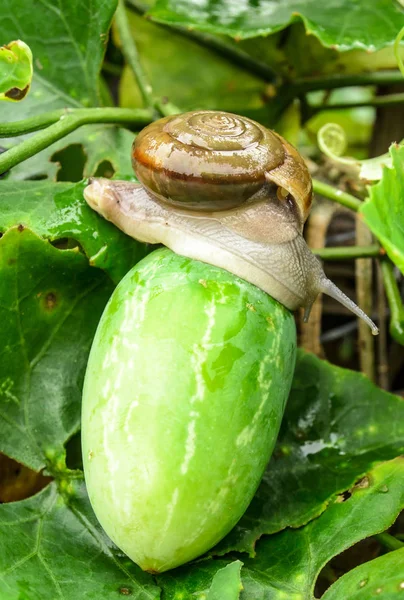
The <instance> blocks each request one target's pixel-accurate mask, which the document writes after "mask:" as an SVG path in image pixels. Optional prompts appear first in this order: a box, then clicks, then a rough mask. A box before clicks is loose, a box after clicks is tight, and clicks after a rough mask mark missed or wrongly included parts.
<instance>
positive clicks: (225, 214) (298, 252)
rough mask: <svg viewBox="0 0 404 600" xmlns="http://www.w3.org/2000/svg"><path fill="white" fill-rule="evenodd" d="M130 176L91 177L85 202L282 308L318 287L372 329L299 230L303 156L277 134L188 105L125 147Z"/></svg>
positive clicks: (306, 207)
mask: <svg viewBox="0 0 404 600" xmlns="http://www.w3.org/2000/svg"><path fill="white" fill-rule="evenodd" d="M132 164H133V167H134V171H135V173H136V176H137V178H138V179H139V181H140V183H139V184H136V183H129V182H125V181H110V180H108V179H102V178H100V179H92V180H91V182H90V185H89V186H88V187H87V188H86V189H85V191H84V196H85V199H86V201H87V202H88V204H89V205H90V206H91V207H92V208H93V209H95V210H96V211H97V212H99V213H100V214H101V215H102V216H103V217H105V218H106V219H107V220H109V221H111V222H113V223H114V224H115V225H116V226H117V227H119V228H120V229H121V230H122V231H124V232H125V233H127V234H128V235H130V236H132V237H134V238H136V239H137V240H139V241H142V242H149V243H152V244H154V243H162V244H164V245H165V246H167V247H168V248H170V249H171V250H173V251H174V252H176V253H178V254H180V255H183V256H186V257H188V258H193V259H196V260H201V261H202V262H206V263H208V264H211V265H214V266H218V267H221V268H223V269H226V270H227V271H230V272H231V273H233V274H235V275H237V276H239V277H241V278H242V279H245V280H246V281H248V282H250V283H253V284H254V285H256V286H257V287H259V288H260V289H262V290H264V291H265V292H267V293H268V294H269V295H270V296H272V297H273V298H275V299H276V300H278V301H279V302H280V303H282V304H283V305H284V306H286V307H287V308H289V309H290V310H295V309H297V308H299V307H303V308H304V309H305V320H307V319H308V316H309V314H310V309H311V306H312V304H313V302H314V301H315V299H316V297H317V295H318V294H319V293H321V292H322V293H325V294H328V295H329V296H331V297H333V298H335V299H336V300H338V301H339V302H341V304H343V305H344V306H345V307H347V308H348V309H349V310H351V311H352V312H353V313H354V314H356V315H357V316H358V317H360V318H361V319H363V320H364V321H365V322H366V323H367V324H368V325H369V326H370V327H371V329H372V333H373V334H375V335H376V334H377V333H378V329H377V327H376V325H375V324H374V323H373V322H372V321H371V319H370V318H369V317H368V316H367V315H366V314H365V313H364V312H363V311H362V310H361V309H360V308H359V307H358V306H357V305H356V304H355V303H354V302H353V301H352V300H351V299H350V298H348V297H347V296H346V295H345V294H344V293H343V292H342V291H341V290H340V289H339V288H338V287H337V286H336V285H335V284H334V283H332V281H330V280H329V279H328V278H327V277H326V275H325V274H324V271H323V269H322V266H321V263H320V261H319V260H318V259H317V258H316V257H315V256H314V255H313V254H312V252H311V251H310V249H309V248H308V246H307V244H306V242H305V240H304V238H303V236H302V230H303V225H304V222H305V221H306V219H307V216H308V214H309V211H310V207H311V202H312V185H311V178H310V174H309V172H308V169H307V167H306V165H305V163H304V160H303V158H302V157H301V156H300V154H299V153H298V152H297V150H296V149H295V148H293V146H291V145H290V144H289V143H288V142H287V141H286V140H284V139H283V138H282V137H281V136H280V135H278V134H276V133H275V132H273V131H270V130H269V129H267V128H265V127H263V126H262V125H260V124H259V123H256V122H255V121H253V120H251V119H248V118H247V117H241V116H237V115H233V114H231V113H225V112H221V111H207V110H205V111H194V112H189V113H185V114H182V115H174V116H170V117H166V118H164V119H160V120H159V121H156V122H154V123H152V124H151V125H148V126H147V127H145V128H144V129H143V130H142V131H141V132H140V133H139V135H138V136H137V138H136V140H135V142H134V144H133V149H132Z"/></svg>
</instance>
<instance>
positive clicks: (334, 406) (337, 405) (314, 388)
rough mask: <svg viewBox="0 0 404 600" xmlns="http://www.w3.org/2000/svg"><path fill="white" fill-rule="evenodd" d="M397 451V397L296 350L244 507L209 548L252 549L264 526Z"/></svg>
mask: <svg viewBox="0 0 404 600" xmlns="http://www.w3.org/2000/svg"><path fill="white" fill-rule="evenodd" d="M403 452H404V402H403V401H402V399H401V398H399V397H397V396H394V395H393V394H388V393H387V392H384V391H383V390H381V389H379V388H377V387H376V386H375V385H373V384H372V383H371V382H370V381H369V380H368V379H367V378H366V377H364V376H363V375H361V374H359V373H356V372H354V371H349V370H347V369H341V368H338V367H335V366H333V365H330V364H329V363H327V362H325V361H322V360H319V359H318V358H316V357H315V356H314V355H312V354H307V353H306V352H304V351H302V350H300V351H298V358H297V363H296V370H295V375H294V379H293V384H292V390H291V393H290V396H289V400H288V404H287V406H286V411H285V415H284V418H283V422H282V426H281V431H280V434H279V437H278V442H277V446H276V448H275V451H274V454H273V456H272V459H271V461H270V463H269V465H268V467H267V470H266V472H265V475H264V478H263V481H262V483H261V485H260V487H259V488H258V491H257V493H256V495H255V497H254V499H253V501H252V503H251V504H250V506H249V508H248V510H247V512H246V514H245V516H244V517H242V519H241V520H240V521H239V523H238V525H236V527H235V528H234V529H233V531H232V532H231V533H230V534H229V535H228V536H227V537H226V538H225V539H224V540H223V541H222V542H221V543H220V544H219V545H218V546H217V547H216V548H215V549H214V551H213V553H214V554H217V553H219V554H223V553H225V552H229V551H231V550H238V551H242V552H249V553H250V554H253V553H254V546H255V542H256V540H257V539H258V538H259V537H260V536H261V535H262V534H264V533H274V532H277V531H280V530H282V529H284V528H285V527H300V526H301V525H304V524H305V523H307V522H308V521H310V520H311V519H314V518H315V517H317V516H318V515H319V514H321V513H322V512H323V511H324V510H325V509H326V508H327V505H328V504H329V503H330V502H333V501H334V500H335V498H336V496H337V494H339V493H341V492H343V491H344V490H346V489H348V488H350V487H352V486H353V485H354V483H355V481H357V480H358V479H359V478H360V477H362V476H363V475H364V474H365V473H366V472H367V471H368V470H369V469H370V468H371V467H372V466H373V465H375V464H376V463H377V462H378V461H381V460H388V459H392V458H394V457H396V456H398V455H399V454H401V453H403Z"/></svg>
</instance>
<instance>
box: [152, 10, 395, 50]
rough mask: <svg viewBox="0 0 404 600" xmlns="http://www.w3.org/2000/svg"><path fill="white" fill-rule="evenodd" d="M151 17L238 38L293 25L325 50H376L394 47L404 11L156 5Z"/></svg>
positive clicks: (264, 33)
mask: <svg viewBox="0 0 404 600" xmlns="http://www.w3.org/2000/svg"><path fill="white" fill-rule="evenodd" d="M150 14H151V15H152V16H153V18H154V19H156V20H157V21H160V22H163V23H172V24H176V25H184V26H187V27H195V28H198V29H202V30H205V31H209V32H212V33H224V34H226V35H230V36H232V37H237V38H240V39H243V38H249V37H254V36H258V35H268V34H270V33H274V32H276V31H279V30H281V29H284V28H285V27H287V26H288V25H290V24H291V23H293V22H296V21H302V22H303V23H304V26H305V28H306V32H307V33H308V34H312V35H314V36H316V37H317V38H318V39H319V40H320V41H321V43H322V44H323V45H324V46H329V47H334V48H338V49H339V50H342V51H344V50H350V49H351V48H362V49H364V50H370V51H375V50H378V49H380V48H383V47H384V46H387V45H389V44H392V43H393V42H394V40H395V38H396V36H397V33H398V31H399V30H400V28H401V27H403V26H404V12H403V10H401V8H400V6H399V4H398V3H397V2H391V0H372V2H371V3H369V2H368V0H356V2H352V1H351V0H341V1H339V2H324V3H322V4H321V5H320V4H319V3H318V0H306V2H304V3H302V2H301V0H260V2H258V3H257V2H256V1H255V0H248V1H246V2H237V3H235V2H233V1H232V0H157V2H156V4H155V6H154V8H152V9H151V11H150Z"/></svg>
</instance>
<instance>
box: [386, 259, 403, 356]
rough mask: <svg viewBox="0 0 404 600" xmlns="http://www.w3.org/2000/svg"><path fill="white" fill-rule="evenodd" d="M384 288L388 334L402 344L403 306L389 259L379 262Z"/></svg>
mask: <svg viewBox="0 0 404 600" xmlns="http://www.w3.org/2000/svg"><path fill="white" fill-rule="evenodd" d="M381 266H382V273H383V281H384V289H385V290H386V296H387V300H388V303H389V307H390V334H391V336H392V337H393V338H394V339H395V340H396V341H397V342H399V344H402V345H403V346H404V306H403V301H402V299H401V296H400V290H399V289H398V285H397V281H396V278H395V276H394V265H393V263H392V262H390V261H389V260H383V261H382V263H381Z"/></svg>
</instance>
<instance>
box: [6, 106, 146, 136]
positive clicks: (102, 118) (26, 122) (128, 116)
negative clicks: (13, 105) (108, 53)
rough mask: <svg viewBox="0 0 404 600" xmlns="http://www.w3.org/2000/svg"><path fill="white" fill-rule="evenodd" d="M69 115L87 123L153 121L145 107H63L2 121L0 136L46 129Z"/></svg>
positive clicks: (144, 123)
mask: <svg viewBox="0 0 404 600" xmlns="http://www.w3.org/2000/svg"><path fill="white" fill-rule="evenodd" d="M111 111H112V112H111ZM67 115H77V116H82V117H81V118H85V119H86V122H87V123H123V124H129V123H131V124H134V125H147V124H148V123H150V122H151V121H152V114H151V112H150V111H148V110H146V109H143V108H138V109H126V108H61V109H59V110H52V111H50V112H47V113H43V114H41V115H37V116H36V117H30V118H29V119H23V120H21V121H14V122H12V123H0V138H7V137H14V136H17V135H24V134H25V133H32V132H33V131H38V130H39V129H44V128H45V127H48V126H49V125H52V124H53V123H56V122H57V121H59V119H62V118H65V117H66V116H67Z"/></svg>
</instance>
